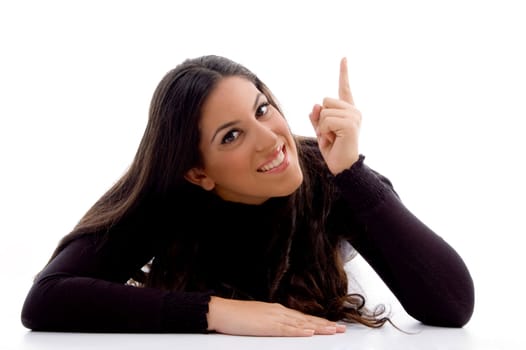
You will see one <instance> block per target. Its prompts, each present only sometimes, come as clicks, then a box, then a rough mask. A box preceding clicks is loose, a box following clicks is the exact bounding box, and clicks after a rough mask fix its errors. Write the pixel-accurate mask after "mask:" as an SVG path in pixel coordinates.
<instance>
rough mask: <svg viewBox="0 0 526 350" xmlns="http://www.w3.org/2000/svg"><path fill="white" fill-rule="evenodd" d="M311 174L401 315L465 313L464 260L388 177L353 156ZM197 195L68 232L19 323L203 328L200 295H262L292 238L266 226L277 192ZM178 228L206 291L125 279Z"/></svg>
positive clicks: (468, 305)
mask: <svg viewBox="0 0 526 350" xmlns="http://www.w3.org/2000/svg"><path fill="white" fill-rule="evenodd" d="M319 176H320V179H319V180H320V181H333V183H334V184H335V187H336V188H337V189H339V194H340V196H341V198H340V200H335V201H334V208H333V209H332V210H331V215H330V217H329V224H330V226H331V230H330V231H331V232H337V234H338V235H339V236H338V237H337V238H339V239H344V240H347V241H348V242H350V243H351V245H352V246H353V247H354V248H355V249H356V250H357V251H358V252H359V254H361V255H362V256H363V258H364V259H365V260H366V261H367V262H368V263H369V264H370V265H371V266H372V268H373V269H374V270H375V271H376V272H377V273H378V275H379V276H380V277H381V278H382V280H383V281H384V282H385V283H386V285H387V286H388V287H389V288H390V289H391V291H392V292H393V293H394V295H395V296H396V297H397V298H398V300H399V301H400V302H401V304H402V306H403V307H404V309H405V310H406V311H407V312H408V313H409V314H410V315H411V316H412V317H414V318H416V319H417V320H420V321H421V322H423V323H426V324H429V325H436V326H448V327H461V326H463V325H464V324H465V323H467V322H468V320H469V319H470V317H471V315H472V312H473V305H474V289H473V282H472V279H471V277H470V274H469V272H468V270H467V268H466V266H465V264H464V263H463V261H462V259H461V258H460V256H459V255H458V254H457V253H456V252H455V250H453V248H451V247H450V246H449V245H448V244H447V243H446V242H445V241H444V240H443V239H442V238H440V237H439V236H438V235H436V234H435V233H434V232H433V231H432V230H431V229H430V228H428V227H427V226H426V225H424V224H423V223H422V222H421V221H420V220H419V219H417V218H416V217H415V216H414V215H412V214H411V213H410V212H409V211H408V210H407V208H406V207H405V206H404V205H403V204H402V202H401V201H400V200H399V198H398V196H397V194H396V193H395V192H394V190H393V189H392V186H391V183H390V182H389V180H387V179H386V178H385V177H383V176H381V175H380V174H378V173H377V172H375V171H373V170H371V169H370V168H369V167H367V166H366V165H365V164H364V163H363V157H361V158H360V161H358V162H357V163H355V164H354V165H353V166H352V167H351V168H350V169H348V170H345V171H343V172H342V173H340V174H338V175H337V176H330V175H327V174H319ZM203 192H204V191H203ZM203 195H204V196H207V197H206V198H207V199H206V201H205V200H204V199H203V198H205V197H203V198H199V197H196V198H193V199H192V200H190V201H189V203H188V205H187V206H186V207H183V208H178V207H176V206H172V205H171V204H170V203H163V208H162V209H161V210H159V208H158V207H157V208H155V210H153V209H151V210H145V211H143V212H142V213H141V214H137V215H136V216H134V217H132V218H130V219H129V220H127V221H126V222H125V223H124V224H122V225H117V226H116V227H114V228H113V229H111V230H110V231H109V232H105V233H104V234H103V233H95V234H87V235H83V236H80V237H78V238H76V239H74V240H73V241H72V242H70V243H69V244H68V245H67V246H66V247H65V248H64V249H63V250H62V251H61V252H60V253H59V254H58V256H56V258H54V259H53V260H52V261H51V262H50V263H49V264H48V265H47V266H46V267H45V269H44V270H43V271H42V272H41V273H40V274H39V276H38V278H37V279H36V280H35V282H34V285H33V286H32V288H31V290H30V291H29V293H28V296H27V298H26V301H25V303H24V306H23V310H22V323H23V324H24V326H26V327H27V328H30V329H33V330H42V331H79V332H206V329H207V321H206V314H207V312H208V302H209V300H210V296H211V295H214V294H217V295H222V296H223V295H224V294H225V288H226V289H228V288H230V291H231V292H232V295H231V296H232V297H241V298H250V299H257V300H268V299H269V293H270V291H271V289H272V288H273V287H272V285H273V283H277V281H276V280H275V278H276V274H277V272H278V270H280V269H283V262H284V261H285V260H287V259H289V258H290V255H293V254H294V244H295V238H294V237H276V236H273V235H272V234H270V233H269V232H268V230H270V229H272V228H274V227H275V225H274V226H272V225H270V224H269V223H272V222H273V223H275V222H276V220H279V216H280V215H283V213H282V212H281V211H280V210H281V207H282V206H283V203H284V201H285V200H286V199H283V198H276V199H271V200H269V201H267V202H265V203H264V204H263V205H259V206H256V205H243V204H239V203H231V202H225V201H222V200H221V199H219V198H217V197H215V196H214V195H213V194H210V193H206V194H203ZM209 196H214V198H212V197H209ZM211 198H212V199H211ZM203 203H205V204H203ZM161 216H162V217H161ZM300 224H301V223H300ZM181 232H185V233H188V232H192V233H193V234H192V235H191V237H192V238H191V239H192V240H194V241H199V242H205V243H204V244H202V245H201V246H200V247H198V249H197V248H196V249H197V250H196V251H192V250H187V251H186V252H185V254H186V255H184V254H183V255H184V256H185V257H186V259H187V261H184V264H188V266H189V267H191V268H194V270H195V271H196V273H200V274H201V277H203V280H205V281H208V282H209V284H208V285H206V286H205V287H206V288H204V289H198V291H192V292H179V291H170V290H166V289H162V288H137V287H133V286H129V285H126V282H127V281H128V280H129V279H130V278H131V277H132V276H133V275H134V274H135V273H136V271H138V270H140V268H141V267H142V266H144V265H145V264H146V263H147V262H149V261H151V259H152V258H154V257H155V258H159V259H161V258H162V259H165V260H166V258H167V257H169V255H167V254H166V251H167V249H166V247H168V246H170V244H171V243H172V242H173V238H174V237H182V235H181ZM181 239H183V238H181ZM189 246H191V245H189ZM291 250H292V251H291ZM269 252H270V254H269ZM304 254H305V255H308V254H309V253H308V252H304ZM165 263H166V261H165ZM168 263H170V262H168ZM287 263H290V264H294V261H287ZM225 286H227V287H225ZM232 286H234V287H235V288H233V287H232ZM208 288H209V289H208ZM222 288H223V290H222ZM221 290H222V291H221Z"/></svg>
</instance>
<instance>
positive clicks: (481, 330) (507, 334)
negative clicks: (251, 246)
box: [0, 257, 526, 350]
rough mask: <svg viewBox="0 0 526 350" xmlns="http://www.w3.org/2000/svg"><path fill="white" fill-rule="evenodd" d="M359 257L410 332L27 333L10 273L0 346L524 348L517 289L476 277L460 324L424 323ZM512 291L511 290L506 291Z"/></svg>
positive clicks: (373, 286)
mask: <svg viewBox="0 0 526 350" xmlns="http://www.w3.org/2000/svg"><path fill="white" fill-rule="evenodd" d="M360 259H361V258H359V257H358V258H357V261H356V264H355V265H356V268H353V269H352V273H353V275H354V276H356V277H357V278H358V279H359V280H361V281H362V283H361V286H362V288H365V289H366V290H368V291H369V292H368V293H367V296H368V298H369V300H371V301H372V302H378V301H382V302H384V303H385V304H386V305H387V306H388V307H389V308H390V310H391V315H392V319H393V321H394V322H395V323H396V324H397V325H398V326H399V327H401V328H402V329H404V330H405V331H407V332H410V333H412V334H405V333H402V332H400V331H398V330H396V329H395V328H393V327H391V326H390V325H385V326H384V327H383V328H381V329H369V328H367V327H364V326H359V325H349V326H348V327H347V331H346V332H345V333H343V334H337V335H333V336H314V337H310V338H264V337H238V336H229V335H221V334H93V333H90V334H87V333H48V332H32V331H29V330H27V329H25V328H24V327H23V326H22V325H21V324H20V316H19V315H20V308H21V303H22V302H23V299H24V297H25V293H26V292H27V288H28V287H29V284H30V282H28V280H27V276H19V277H15V276H13V278H12V279H10V281H11V283H12V288H10V289H6V290H3V291H2V298H1V301H2V305H1V306H2V312H1V316H0V332H1V335H2V336H1V338H2V341H1V342H0V350H4V349H5V350H28V349H34V350H62V349H68V350H69V349H100V350H103V349H126V350H133V349H149V348H152V349H155V350H163V349H170V350H173V349H191V350H201V349H213V350H222V349H225V350H226V349H228V350H236V349H272V350H280V349H302V350H309V349H322V350H329V349H340V350H342V349H356V350H359V349H393V350H394V349H404V350H410V349H462V350H471V349H473V350H474V349H477V350H480V349H513V350H516V349H526V338H525V337H524V336H523V334H522V333H523V332H522V322H521V318H520V312H519V311H518V310H519V308H522V306H521V305H520V300H521V295H520V290H519V289H520V288H513V289H512V288H510V290H509V291H508V292H506V293H504V292H505V291H504V290H503V293H502V294H498V293H497V292H498V291H499V290H500V288H497V287H498V286H496V285H495V284H493V282H492V281H491V280H490V279H487V281H488V282H486V283H484V282H483V281H484V280H481V279H478V280H479V281H481V282H482V283H479V284H478V289H477V299H476V301H477V302H476V307H475V313H474V315H473V318H472V319H471V321H470V322H469V323H468V324H467V325H466V326H465V327H464V328H462V329H454V328H439V327H429V326H424V325H421V324H420V323H419V322H417V321H416V320H414V319H412V318H411V317H410V316H408V315H407V314H406V313H405V311H404V310H403V309H402V307H401V306H400V304H399V303H398V302H397V301H396V299H395V298H394V296H393V295H392V294H390V292H389V291H388V289H387V288H386V287H385V286H384V285H383V284H382V282H381V281H380V280H379V278H377V277H375V275H374V274H372V273H371V271H370V270H369V267H368V266H366V265H365V264H364V263H363V261H361V260H360ZM517 286H518V285H517ZM486 290H487V292H486ZM513 290H515V292H512V291H513ZM493 296H495V297H496V298H493ZM493 302H494V303H495V304H493ZM517 303H518V304H517ZM496 305H497V307H495V306H496ZM498 305H500V306H498ZM514 305H517V307H515V306H514Z"/></svg>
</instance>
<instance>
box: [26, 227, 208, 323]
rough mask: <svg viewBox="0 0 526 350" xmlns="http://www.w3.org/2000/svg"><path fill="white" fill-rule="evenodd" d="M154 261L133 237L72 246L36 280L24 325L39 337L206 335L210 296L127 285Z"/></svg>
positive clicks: (93, 237) (88, 238)
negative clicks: (48, 334)
mask: <svg viewBox="0 0 526 350" xmlns="http://www.w3.org/2000/svg"><path fill="white" fill-rule="evenodd" d="M152 256H153V250H152V247H151V245H150V244H148V242H144V241H141V240H139V239H136V238H134V237H133V235H131V234H130V235H128V236H127V235H126V233H120V234H119V233H115V234H113V235H110V236H109V237H108V238H105V239H104V240H103V241H102V242H100V241H99V236H98V235H97V234H88V235H84V236H81V237H79V238H77V239H75V240H73V241H72V242H70V243H69V244H68V245H67V246H66V247H65V248H64V249H63V250H62V251H61V252H60V253H59V254H58V255H57V256H56V257H55V258H54V259H53V260H52V261H51V262H50V263H49V264H48V265H47V266H46V267H45V268H44V270H43V271H42V272H41V273H40V274H39V276H38V278H37V279H36V280H35V282H34V284H33V286H32V288H31V290H30V291H29V293H28V295H27V297H26V300H25V303H24V306H23V309H22V323H23V324H24V326H25V327H27V328H29V329H33V330H38V331H73V332H155V333H158V332H206V329H207V321H206V313H207V312H208V302H209V301H210V296H209V294H207V293H179V292H169V291H163V290H159V289H153V288H139V287H133V286H130V285H126V281H127V280H128V279H129V278H130V276H132V274H133V273H134V272H136V271H137V270H138V269H140V268H141V267H142V266H143V265H144V264H145V263H147V262H148V261H149V260H150V259H151V258H152Z"/></svg>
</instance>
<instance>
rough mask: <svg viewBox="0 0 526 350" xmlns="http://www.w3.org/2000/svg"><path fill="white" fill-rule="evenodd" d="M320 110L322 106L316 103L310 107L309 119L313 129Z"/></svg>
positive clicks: (318, 120)
mask: <svg viewBox="0 0 526 350" xmlns="http://www.w3.org/2000/svg"><path fill="white" fill-rule="evenodd" d="M321 110H322V107H321V106H320V105H318V104H316V105H314V107H312V112H311V113H310V114H309V119H310V122H311V124H312V127H313V128H314V130H316V128H317V127H318V123H319V122H320V112H321Z"/></svg>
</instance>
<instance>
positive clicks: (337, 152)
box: [310, 58, 362, 175]
mask: <svg viewBox="0 0 526 350" xmlns="http://www.w3.org/2000/svg"><path fill="white" fill-rule="evenodd" d="M338 93H339V99H334V98H328V97H327V98H325V99H324V100H323V105H322V106H320V105H315V106H314V107H313V109H312V113H311V114H310V120H311V123H312V126H313V127H314V130H315V131H316V136H317V137H318V146H319V148H320V151H321V154H322V155H323V158H324V159H325V162H326V163H327V166H328V167H329V170H330V171H331V173H332V174H334V175H336V174H338V173H340V172H342V171H343V170H345V169H347V168H349V167H350V166H351V165H353V164H354V163H355V162H356V161H357V160H358V158H359V152H358V135H359V131H360V125H361V122H362V115H361V113H360V111H359V110H358V109H356V107H355V106H354V100H353V98H352V94H351V88H350V86H349V77H348V72H347V60H346V59H345V58H343V59H342V60H341V63H340V81H339V89H338Z"/></svg>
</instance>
